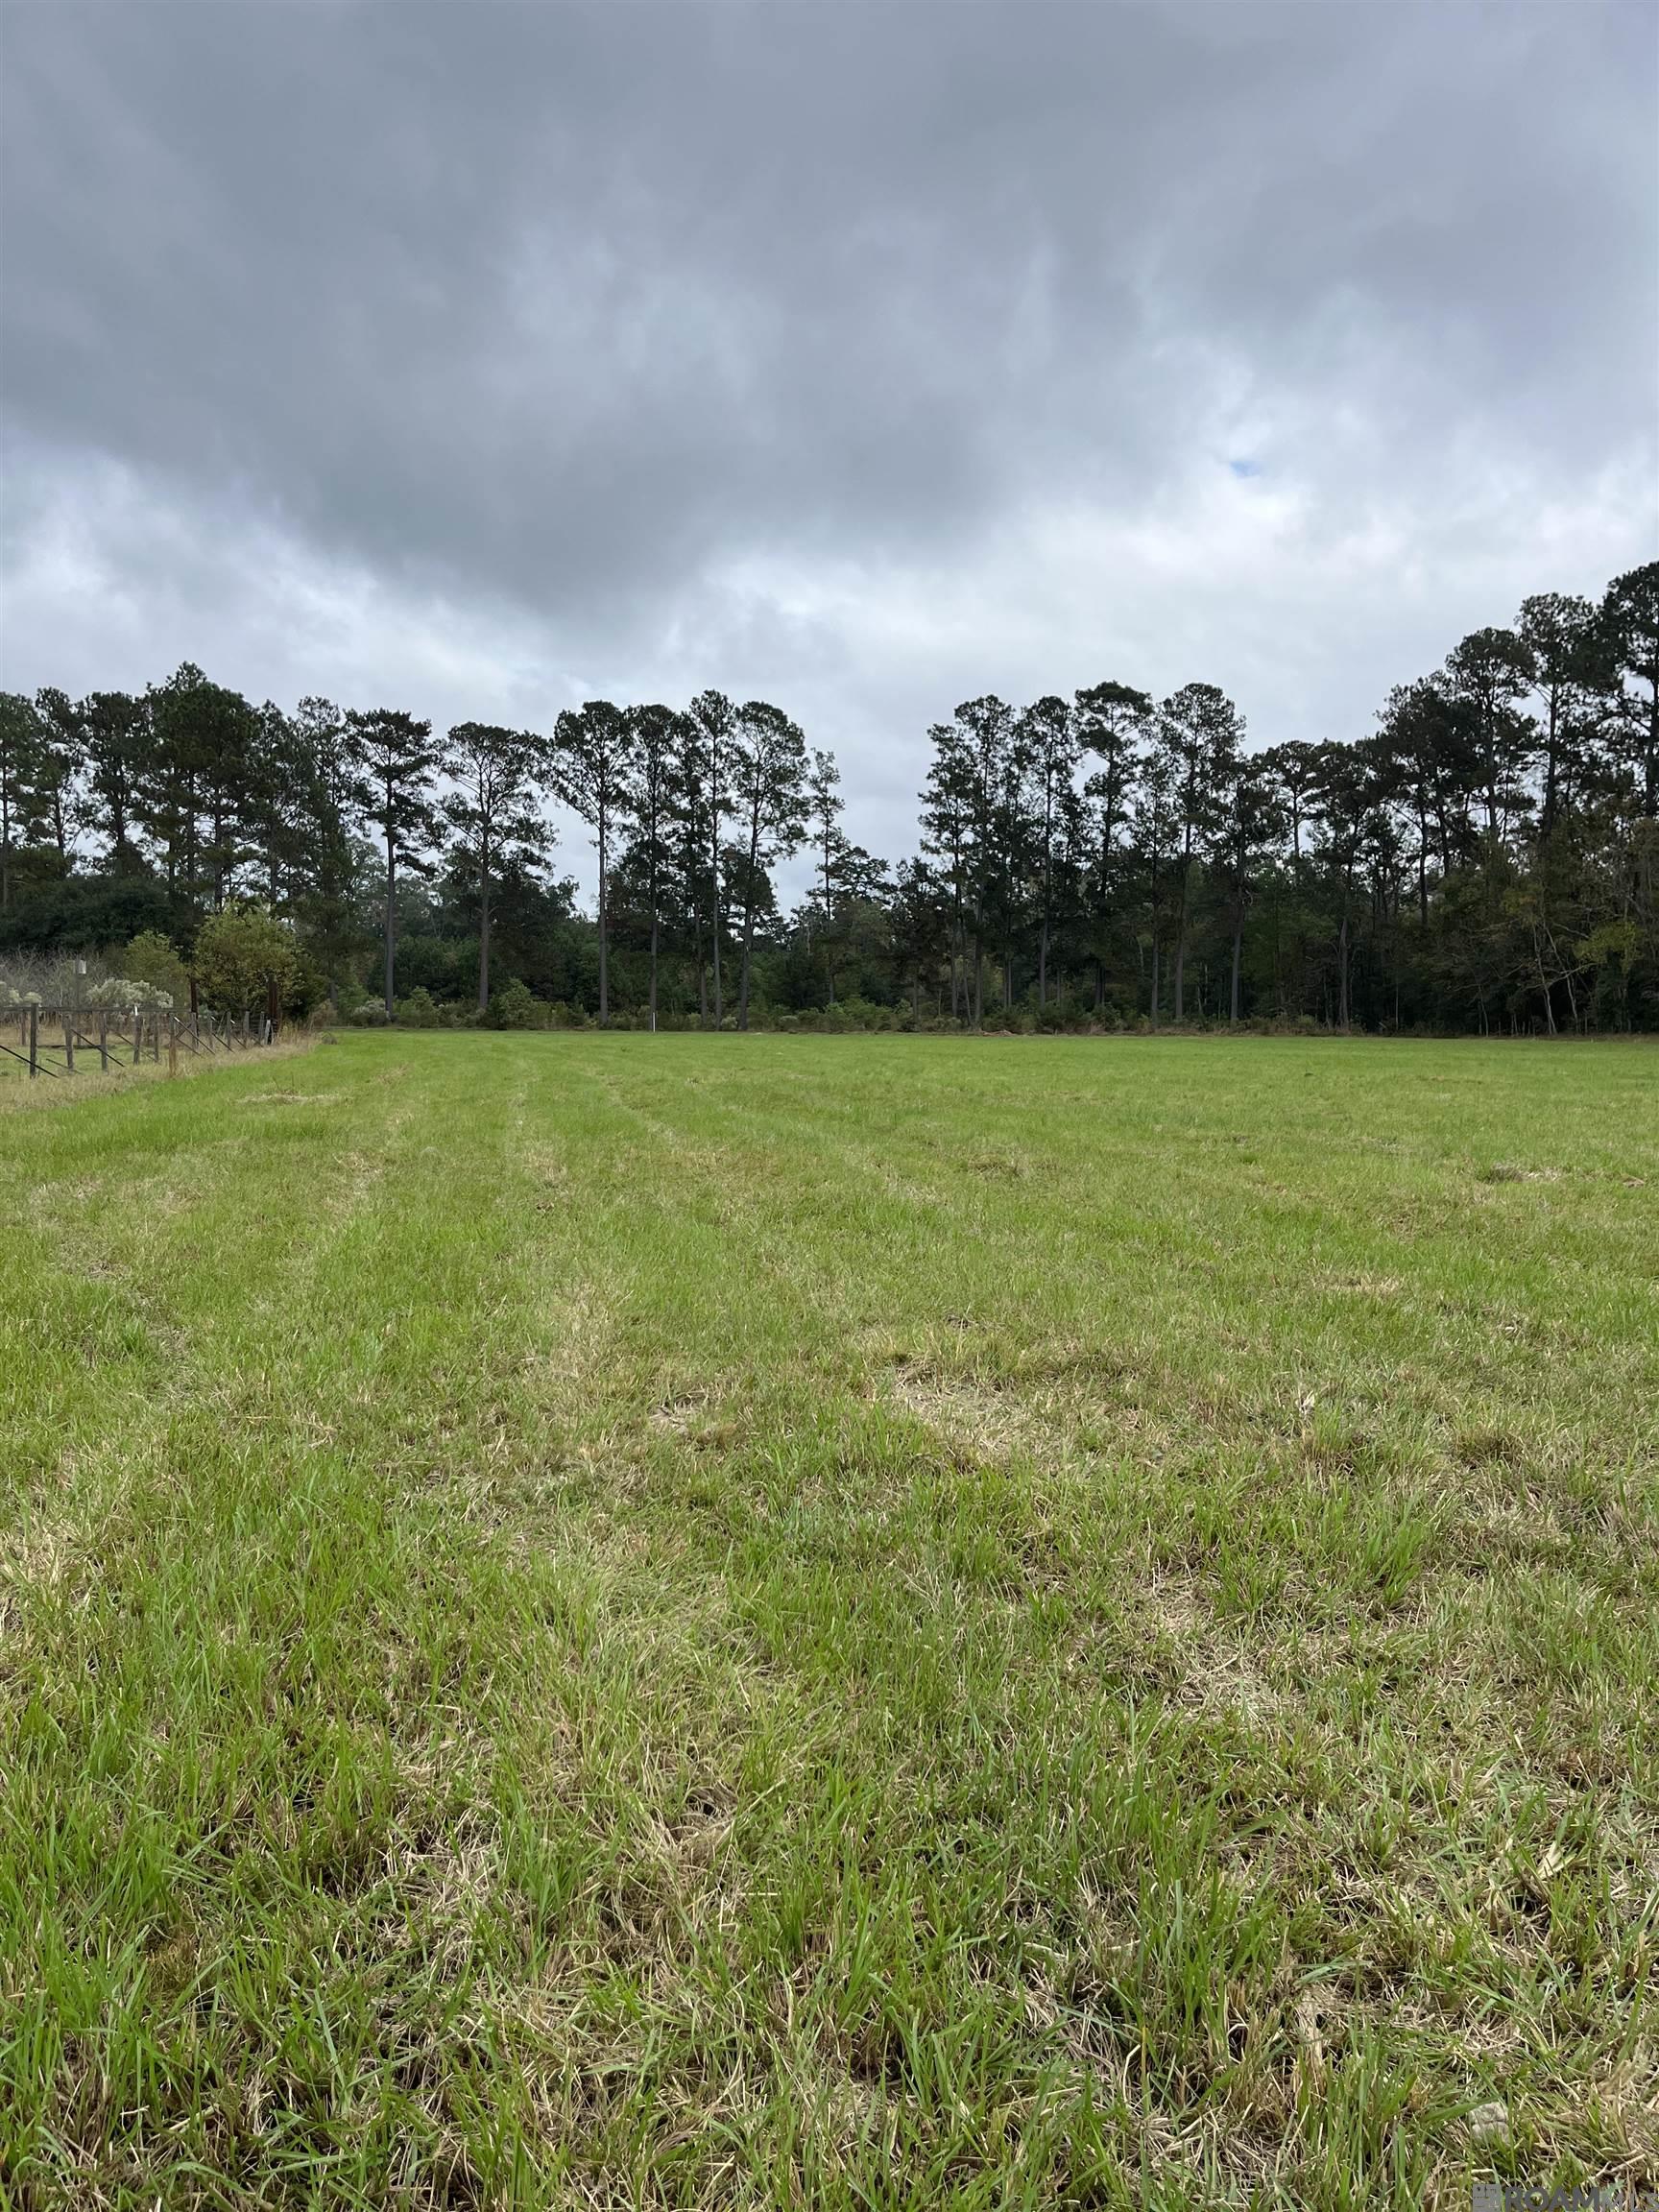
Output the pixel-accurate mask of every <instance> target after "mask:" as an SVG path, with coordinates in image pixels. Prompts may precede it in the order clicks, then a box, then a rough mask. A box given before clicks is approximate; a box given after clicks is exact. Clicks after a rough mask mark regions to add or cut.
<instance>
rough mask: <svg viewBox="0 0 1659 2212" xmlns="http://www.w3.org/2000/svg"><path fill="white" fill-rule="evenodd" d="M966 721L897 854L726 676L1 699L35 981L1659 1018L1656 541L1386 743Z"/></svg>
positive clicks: (204, 686) (1124, 701)
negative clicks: (848, 831)
mask: <svg viewBox="0 0 1659 2212" xmlns="http://www.w3.org/2000/svg"><path fill="white" fill-rule="evenodd" d="M927 734H928V740H929V743H930V747H931V757H930V760H929V763H928V766H927V769H926V781H925V783H924V788H923V790H922V792H921V795H920V801H921V805H920V834H919V838H918V846H919V850H918V851H917V853H916V854H914V855H913V856H910V857H906V858H903V859H901V860H899V861H898V862H897V864H893V865H890V864H889V863H888V862H886V861H884V860H882V859H880V858H878V857H877V856H876V855H875V854H870V853H867V852H865V851H864V850H863V849H862V848H861V847H859V846H858V845H856V844H854V843H853V842H851V841H850V839H849V838H848V837H847V836H846V835H845V833H844V831H843V829H842V818H843V808H844V798H843V791H842V786H841V781H840V775H839V772H838V769H837V766H836V763H835V761H834V759H833V757H831V756H830V755H829V754H828V753H826V752H823V751H820V750H816V749H814V748H813V747H811V746H810V745H809V743H808V741H807V738H806V737H805V734H804V733H803V732H802V731H801V730H800V728H799V727H798V726H797V725H796V724H795V723H794V722H793V721H792V720H791V719H790V718H789V716H788V715H787V714H786V713H784V712H783V711H782V710H781V709H779V708H777V707H774V706H771V705H769V704H767V703H766V702H764V701H758V700H756V701H750V702H748V703H747V704H737V703H735V702H733V701H732V700H730V699H728V698H726V697H725V696H723V695H722V694H720V693H719V692H716V691H705V692H703V693H702V694H700V695H699V696H698V697H697V698H695V699H693V700H692V701H691V702H690V703H689V705H688V706H685V707H684V708H682V709H673V708H670V707H667V706H662V705H644V706H629V707H621V706H616V705H613V704H612V703H610V702H608V701H605V700H591V701H589V703H588V704H587V705H585V706H583V707H582V708H580V709H576V710H573V711H568V712H565V713H562V714H560V715H559V717H558V718H557V721H556V723H555V724H554V727H553V729H552V731H551V733H546V734H538V733H531V732H525V731H514V730H507V729H502V728H498V727H495V726H493V725H490V724H483V723H472V722H467V723H462V724H459V725H458V726H457V727H455V728H454V729H451V730H450V731H449V732H448V733H447V734H446V735H441V734H438V733H434V731H433V729H432V727H431V725H430V724H429V723H427V722H424V721H421V719H419V718H418V717H417V716H416V715H414V714H412V713H410V712H407V711H405V710H403V709H390V708H374V709H349V710H342V709H339V708H337V707H336V706H335V705H334V704H333V703H332V702H330V701H328V700H325V699H320V698H307V699H301V701H300V702H299V704H298V706H297V707H296V708H295V709H293V710H292V711H288V710H286V709H282V708H279V707H277V706H275V705H272V704H270V703H267V704H265V705H264V706H260V707H255V706H253V705H252V703H251V702H250V701H249V700H247V699H245V698H243V697H242V696H241V695H240V694H238V693H237V692H235V691H232V690H229V689H227V688H226V687H225V686H223V685H219V684H216V683H213V682H211V681H209V679H208V678H207V677H206V676H205V675H204V673H203V672H202V671H201V670H200V669H199V668H196V667H194V666H190V665H185V666H183V667H181V668H180V669H179V670H178V671H177V672H176V673H175V674H174V675H172V676H170V677H168V678H167V679H166V681H165V682H161V683H157V684H156V685H152V686H151V687H150V688H149V689H148V690H147V691H145V692H144V693H142V694H136V693H131V692H122V691H94V692H91V693H90V694H88V696H86V697H85V698H83V699H78V700H77V699H71V698H70V697H69V696H68V695H67V694H66V693H64V692H62V691H60V690H56V689H45V690H42V691H40V692H39V693H37V694H36V697H35V698H33V699H30V698H27V697H25V696H23V695H21V694H18V693H4V694H0V986H3V985H4V979H5V978H6V977H7V976H10V977H11V978H12V982H11V984H10V986H9V988H10V989H11V990H12V993H13V995H14V994H15V992H16V990H17V988H18V982H17V979H18V978H19V977H21V978H23V979H24V980H25V981H26V980H27V974H28V971H29V963H30V962H31V960H33V961H34V962H35V963H36V970H37V971H41V969H42V964H43V963H47V962H49V961H50V959H51V958H52V957H53V956H55V955H63V954H68V953H76V954H82V955H86V954H92V955H96V956H97V957H98V958H99V959H100V961H101V962H102V963H103V965H104V967H105V969H106V970H107V971H108V973H110V974H129V973H131V974H148V975H149V976H150V978H151V980H152V982H155V981H156V979H157V978H160V979H162V980H166V981H168V982H169V983H171V984H173V985H174V987H175V988H176V989H177V990H188V991H189V992H190V993H191V994H192V996H194V994H195V993H196V992H197V991H198V990H201V991H202V992H203V994H204V997H205V996H209V995H212V996H217V997H218V998H220V999H221V1000H223V999H226V998H234V997H235V996H236V994H237V991H238V989H239V988H240V989H241V990H242V993H243V996H244V997H246V996H248V987H247V986H246V985H245V984H239V982H238V980H237V979H238V977H241V976H245V975H246V974H247V973H248V972H249V970H250V965H252V969H254V970H259V971H260V972H261V973H264V972H267V971H268V972H269V975H270V977H271V990H272V992H273V994H274V995H275V994H277V993H278V990H279V995H280V996H281V998H283V1000H284V1001H285V1003H286V1005H287V1006H288V1008H289V1009H290V1011H292V1012H296V1013H303V1012H306V1011H310V1010H314V1009H317V1008H320V1007H323V1006H325V1005H326V1006H327V1007H328V1009H329V1011H330V1013H331V1014H332V1015H333V1016H335V1017H337V1018H340V1019H346V1020H356V1021H374V1020H388V1019H396V1020H403V1021H410V1022H461V1021H484V1022H496V1023H501V1024H519V1023H523V1024H535V1023H538V1022H570V1021H577V1022H581V1021H598V1022H630V1023H634V1024H648V1025H651V1026H659V1025H661V1026H664V1027H666V1026H685V1025H687V1024H701V1025H706V1026H724V1027H738V1028H745V1027H749V1026H751V1025H761V1024H764V1025H772V1024H775V1023H778V1022H783V1023H785V1024H787V1025H790V1026H795V1025H816V1026H904V1027H908V1026H929V1025H938V1024H950V1025H966V1026H986V1025H989V1026H996V1027H999V1028H1006V1027H1020V1028H1028V1027H1054V1028H1062V1027H1073V1026H1088V1025H1103V1026H1108V1027H1121V1026H1154V1027H1156V1026H1159V1025H1161V1024H1164V1025H1172V1024H1193V1023H1204V1024H1209V1023H1215V1022H1240V1021H1249V1022H1289V1023H1302V1024H1309V1023H1314V1024H1320V1025H1329V1026H1333V1027H1344V1028H1345V1027H1363V1028H1366V1029H1371V1030H1390V1031H1406V1030H1438V1031H1455V1030H1479V1031H1482V1032H1489V1031H1503V1032H1527V1033H1549V1034H1554V1033H1557V1032H1568V1031H1607V1030H1627V1029H1632V1028H1640V1029H1654V1028H1659V563H1653V564H1649V565H1647V566H1646V567H1642V568H1638V569H1634V570H1632V571H1630V572H1629V573H1628V574H1626V575H1623V576H1621V577H1618V578H1616V579H1615V580H1614V582H1613V583H1612V584H1611V585H1610V586H1609V587H1608V589H1607V591H1606V593H1605V594H1604V596H1603V598H1602V599H1601V601H1600V602H1599V604H1597V603H1595V602H1592V601H1590V600H1588V599H1583V598H1577V597H1572V596H1566V595H1563V594H1559V593H1546V594H1542V595H1540V596H1537V597H1533V598H1529V599H1527V601H1526V602H1525V604H1524V605H1523V606H1522V608H1521V610H1520V613H1519V616H1518V618H1517V619H1516V621H1515V623H1514V624H1513V626H1512V627H1510V628H1489V629H1483V630H1478V631H1476V632H1474V633H1473V634H1472V635H1471V636H1469V637H1465V638H1464V639H1463V640H1462V641H1461V643H1460V644H1458V645H1457V646H1456V648H1455V651H1453V652H1452V653H1451V654H1450V655H1449V656H1448V658H1447V660H1446V661H1445V663H1444V665H1443V666H1441V667H1440V668H1438V669H1436V670H1434V671H1432V672H1431V673H1429V674H1426V675H1424V676H1422V677H1420V678H1419V679H1417V680H1416V681H1414V682H1411V683H1406V684H1402V685H1398V686H1397V687H1396V688H1395V689H1394V690H1393V691H1391V692H1390V694H1389V695H1388V697H1387V699H1386V700H1385V701H1384V702H1383V706H1382V709H1381V710H1380V712H1379V713H1378V715H1377V717H1376V727H1375V729H1374V730H1373V731H1372V732H1371V733H1369V734H1366V735H1361V736H1358V737H1355V738H1354V739H1352V740H1350V741H1346V742H1344V741H1340V740H1333V741H1332V742H1329V743H1325V744H1300V743H1296V744H1278V745H1267V746H1265V747H1258V748H1256V749H1252V748H1251V747H1250V745H1249V744H1248V743H1247V740H1246V730H1245V723H1244V719H1243V716H1242V715H1241V713H1240V712H1239V710H1238V708H1237V707H1236V706H1235V705H1234V704H1233V702H1232V701H1231V700H1230V699H1228V698H1227V697H1225V696H1224V695H1223V693H1222V692H1220V691H1219V690H1217V689H1216V688H1215V687H1214V686H1213V685H1208V684H1201V683H1194V684H1188V685H1184V686H1183V687H1182V688H1181V689H1179V690H1177V691H1175V692H1173V693H1172V694H1171V695H1170V696H1169V697H1167V698H1166V699H1162V700H1157V699H1154V698H1152V697H1151V696H1149V695H1148V694H1147V693H1145V692H1143V691H1140V690H1137V689H1135V688H1134V687H1133V686H1132V685H1127V684H1122V683H1118V682H1106V683H1100V684H1096V685H1092V686H1090V687H1088V688H1086V689H1083V690H1080V691H1078V692H1076V693H1075V694H1074V695H1073V696H1072V697H1070V698H1064V697H1061V696H1059V695H1054V696H1050V697H1045V698H1041V699H1038V700H1036V701H1034V702H1033V703H1032V704H1030V705H1028V706H1025V707H1023V708H1017V707H1015V706H1012V705H1010V704H1009V703H1007V702H1005V701H1003V700H1001V699H998V698H995V697H985V698H978V699H972V700H969V701H967V702H965V703H964V704H963V705H961V706H959V707H958V708H957V709H956V710H955V712H954V713H953V715H952V716H951V717H950V720H949V721H945V722H941V723H938V724H936V725H935V726H934V727H933V729H932V730H931V731H929V732H928V733H927ZM549 801H557V802H559V803H560V804H562V805H565V806H568V807H569V808H571V809H572V810H573V811H574V812H575V813H576V814H577V815H578V816H579V817H580V818H581V819H582V820H583V821H584V822H585V823H586V824H587V825H588V826H589V830H590V832H591V836H592V839H593V843H594V846H595V848H596V852H597V858H598V899H597V903H596V910H595V912H594V913H593V914H592V915H591V916H589V915H586V914H584V913H581V912H579V911H578V908H577V905H576V902H575V887H574V884H573V882H572V881H571V880H570V879H569V878H565V877H564V876H562V875H561V874H560V873H559V872H558V869H557V867H556V865H555V857H554V846H553V836H552V830H551V826H550V822H549V817H548V803H549ZM797 855H800V856H801V861H800V866H802V867H805V868H809V871H810V876H809V880H810V885H811V888H810V890H809V891H808V893H807V894H806V895H805V897H804V898H803V899H802V900H801V901H800V902H799V903H798V904H797V905H796V906H795V907H794V909H793V911H790V912H785V911H783V910H782V908H781V905H780V902H779V897H778V890H777V882H778V872H779V869H780V866H781V863H783V862H785V861H788V860H790V859H792V858H795V856H797ZM797 873H798V877H799V869H798V872H797ZM261 945H264V946H271V945H275V946H276V948H277V950H276V954H274V955H273V954H270V953H269V952H266V953H263V954H262V953H261V952H260V950H259V948H260V946H261ZM249 947H252V951H251V952H250V953H249V954H248V957H247V958H246V959H242V960H241V964H240V966H239V965H238V959H239V957H240V955H239V953H238V950H237V949H238V948H242V949H244V950H246V949H247V948H249ZM261 960H263V963H264V966H263V969H261V967H260V963H261ZM4 995H5V988H3V987H0V997H3V996H4Z"/></svg>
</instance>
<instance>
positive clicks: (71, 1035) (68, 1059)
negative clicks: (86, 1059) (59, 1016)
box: [63, 1008, 75, 1075]
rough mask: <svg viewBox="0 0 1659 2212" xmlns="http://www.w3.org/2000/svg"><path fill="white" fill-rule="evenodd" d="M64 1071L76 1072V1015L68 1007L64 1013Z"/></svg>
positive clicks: (65, 1072) (67, 1072) (70, 1073)
mask: <svg viewBox="0 0 1659 2212" xmlns="http://www.w3.org/2000/svg"><path fill="white" fill-rule="evenodd" d="M63 1072H64V1074H65V1075H73V1074H74V1072H75V1017H74V1015H73V1014H71V1013H70V1012H69V1011H68V1009H67V1008H65V1009H64V1013H63Z"/></svg>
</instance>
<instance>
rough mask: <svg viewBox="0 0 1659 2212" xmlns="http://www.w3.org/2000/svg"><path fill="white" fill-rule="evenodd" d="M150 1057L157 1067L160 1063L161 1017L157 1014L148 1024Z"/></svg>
mask: <svg viewBox="0 0 1659 2212" xmlns="http://www.w3.org/2000/svg"><path fill="white" fill-rule="evenodd" d="M150 1057H151V1059H152V1060H154V1061H155V1063H156V1067H157V1068H159V1067H160V1065H161V1017H160V1015H159V1014H157V1015H156V1019H155V1021H154V1022H151V1024H150Z"/></svg>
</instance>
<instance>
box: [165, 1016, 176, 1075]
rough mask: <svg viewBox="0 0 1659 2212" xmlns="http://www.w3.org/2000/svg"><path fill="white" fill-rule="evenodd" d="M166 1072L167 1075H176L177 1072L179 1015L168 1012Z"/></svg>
mask: <svg viewBox="0 0 1659 2212" xmlns="http://www.w3.org/2000/svg"><path fill="white" fill-rule="evenodd" d="M167 1072H168V1074H169V1075H177V1074H178V1072H179V1017H178V1015H177V1014H169V1015H168V1017H167Z"/></svg>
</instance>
